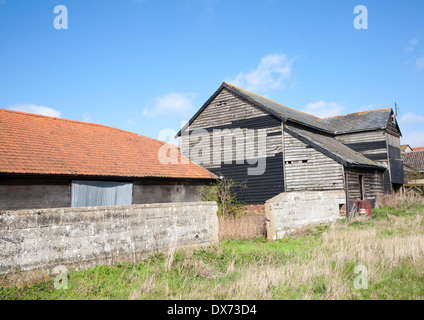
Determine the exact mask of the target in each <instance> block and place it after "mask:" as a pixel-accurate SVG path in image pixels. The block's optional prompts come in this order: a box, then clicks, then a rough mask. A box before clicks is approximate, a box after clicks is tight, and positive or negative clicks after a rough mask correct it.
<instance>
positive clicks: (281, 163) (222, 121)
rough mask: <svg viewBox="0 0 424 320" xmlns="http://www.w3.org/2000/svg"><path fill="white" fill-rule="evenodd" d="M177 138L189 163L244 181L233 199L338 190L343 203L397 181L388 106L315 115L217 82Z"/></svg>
mask: <svg viewBox="0 0 424 320" xmlns="http://www.w3.org/2000/svg"><path fill="white" fill-rule="evenodd" d="M177 136H178V137H180V138H181V141H180V144H181V153H182V154H183V155H185V156H186V157H189V158H190V160H192V161H193V162H196V163H198V164H200V165H202V166H203V167H205V168H207V169H208V170H209V171H211V172H213V173H215V174H216V175H218V176H220V175H223V176H225V177H227V178H232V179H233V180H235V181H238V182H246V185H247V188H245V189H241V190H238V198H239V200H241V201H243V202H245V203H247V204H262V203H264V202H265V201H266V200H268V199H270V198H272V197H274V196H275V195H277V194H280V193H282V192H291V191H303V190H304V191H312V190H315V191H319V190H345V193H346V203H347V204H348V208H349V207H351V206H352V204H353V203H354V202H355V201H357V200H360V199H369V200H371V201H372V202H373V203H374V201H375V199H376V196H377V195H378V194H380V193H384V192H393V191H396V190H398V189H399V188H400V186H401V185H402V184H403V165H402V160H401V154H400V142H399V137H400V136H401V132H400V129H399V126H398V124H397V122H396V117H395V116H394V114H393V111H392V109H383V110H375V111H368V112H361V113H355V114H349V115H344V116H339V117H333V118H328V119H320V118H317V117H314V116H312V115H309V114H306V113H303V112H300V111H297V110H294V109H291V108H288V107H286V106H284V105H281V104H279V103H276V102H274V101H271V100H268V99H266V98H264V97H261V96H259V95H256V94H254V93H251V92H248V91H246V90H243V89H241V88H238V87H236V86H233V85H231V84H228V83H223V84H222V85H221V86H220V87H219V88H218V90H217V91H216V92H215V93H214V94H213V95H212V96H211V97H210V98H209V99H208V101H206V103H205V104H204V105H203V106H202V107H201V108H200V110H199V111H198V112H197V113H196V114H195V115H194V116H193V117H192V118H191V119H190V121H189V122H188V123H187V125H186V126H185V127H184V128H182V130H181V131H180V132H179V133H178V134H177Z"/></svg>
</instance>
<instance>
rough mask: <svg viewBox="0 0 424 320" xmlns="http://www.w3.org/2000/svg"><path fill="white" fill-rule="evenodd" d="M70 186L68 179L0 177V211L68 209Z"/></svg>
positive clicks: (69, 204)
mask: <svg viewBox="0 0 424 320" xmlns="http://www.w3.org/2000/svg"><path fill="white" fill-rule="evenodd" d="M70 185H71V180H70V179H51V178H45V177H42V178H39V179H31V178H14V177H2V178H0V210H18V209H44V208H61V207H70V206H71V188H70Z"/></svg>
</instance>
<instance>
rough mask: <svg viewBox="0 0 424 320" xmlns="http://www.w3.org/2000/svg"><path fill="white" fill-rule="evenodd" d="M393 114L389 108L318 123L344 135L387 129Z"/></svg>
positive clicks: (321, 120)
mask: <svg viewBox="0 0 424 320" xmlns="http://www.w3.org/2000/svg"><path fill="white" fill-rule="evenodd" d="M392 114H393V110H392V109H391V108H388V109H380V110H372V111H364V112H356V113H351V114H346V115H341V116H337V117H331V118H325V119H319V120H317V121H318V122H319V123H321V124H322V125H324V126H326V127H327V128H329V129H330V130H332V131H334V133H335V134H342V133H348V132H358V131H367V130H375V129H386V128H387V126H388V122H389V120H390V119H391V116H392ZM399 131H400V130H399Z"/></svg>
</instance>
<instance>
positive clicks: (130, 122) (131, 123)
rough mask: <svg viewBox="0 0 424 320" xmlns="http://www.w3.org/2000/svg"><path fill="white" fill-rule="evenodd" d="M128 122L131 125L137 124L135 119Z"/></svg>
mask: <svg viewBox="0 0 424 320" xmlns="http://www.w3.org/2000/svg"><path fill="white" fill-rule="evenodd" d="M127 123H128V124H129V125H130V126H133V125H135V121H133V120H128V121H127Z"/></svg>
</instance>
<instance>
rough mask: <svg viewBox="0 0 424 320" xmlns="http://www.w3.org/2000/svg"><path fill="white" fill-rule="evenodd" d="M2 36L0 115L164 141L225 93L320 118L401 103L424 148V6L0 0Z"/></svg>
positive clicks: (404, 120) (300, 0) (411, 0)
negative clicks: (58, 120)
mask: <svg viewBox="0 0 424 320" xmlns="http://www.w3.org/2000/svg"><path fill="white" fill-rule="evenodd" d="M57 5H65V6H66V8H67V10H68V29H66V30H64V29H61V30H57V29H55V28H54V24H53V22H54V20H55V18H56V17H57V16H58V14H55V13H54V12H53V10H54V8H55V6H57ZM357 5H365V6H366V7H367V9H368V29H366V30H364V29H362V30H357V29H355V28H354V19H355V18H356V17H357V16H358V14H355V13H354V8H355V7H356V6H357ZM0 35H1V41H0V108H6V109H14V110H22V111H27V112H34V113H42V114H47V115H55V116H60V117H62V118H65V119H73V120H80V121H89V122H96V123H100V124H104V125H108V126H112V127H117V128H120V129H123V130H128V131H132V132H136V133H139V134H143V135H146V136H149V137H152V138H163V136H162V135H163V133H164V132H166V133H170V132H172V130H174V131H175V132H176V131H178V130H179V129H180V127H181V122H184V121H187V120H189V119H190V117H191V116H192V115H193V114H194V113H195V112H196V111H197V110H198V109H199V108H200V107H201V106H202V105H203V103H204V102H205V101H206V100H207V99H208V98H209V97H210V96H211V95H212V94H213V92H214V91H215V90H216V89H217V88H218V87H219V86H220V84H221V82H222V81H227V82H230V83H233V84H235V85H239V86H240V87H242V88H245V89H248V90H251V91H253V92H255V93H257V94H260V95H263V96H266V97H267V98H269V99H272V100H274V101H277V102H279V103H282V104H284V105H286V106H289V107H292V108H295V109H298V110H302V111H306V112H310V113H313V114H316V115H318V116H322V117H325V116H333V115H338V114H345V113H351V112H357V111H364V110H371V109H380V108H388V107H394V103H395V102H397V103H398V105H399V107H400V109H399V114H398V120H399V123H400V126H401V129H402V132H403V135H404V137H403V139H402V142H403V143H409V144H410V145H411V146H412V147H416V146H421V145H423V146H424V1H422V0H408V1H399V0H396V1H394V0H372V1H371V0H370V1H366V0H356V1H350V0H343V1H342V0H332V1H317V0H296V1H294V0H291V1H281V0H262V1H259V0H258V1H254V0H244V1H242V0H227V1H223V0H186V1H184V0H168V1H167V0H86V1H69V0H60V1H59V0H43V1H33V0H0ZM166 129H168V130H167V131H166ZM164 130H165V131H164Z"/></svg>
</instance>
